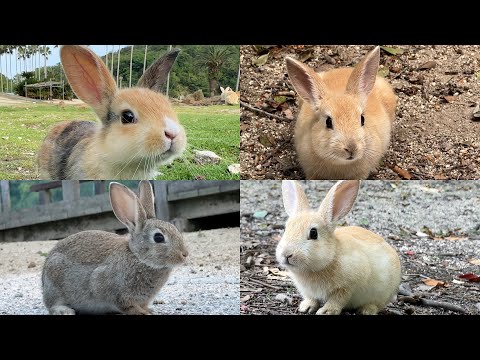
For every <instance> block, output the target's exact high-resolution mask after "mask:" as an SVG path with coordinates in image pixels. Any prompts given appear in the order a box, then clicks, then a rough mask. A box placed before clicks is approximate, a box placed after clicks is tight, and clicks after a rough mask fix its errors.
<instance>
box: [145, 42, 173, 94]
mask: <svg viewBox="0 0 480 360" xmlns="http://www.w3.org/2000/svg"><path fill="white" fill-rule="evenodd" d="M179 53H180V49H173V50H171V51H169V52H167V53H166V54H164V55H163V56H161V57H160V58H158V59H157V61H155V62H154V63H153V64H152V65H150V66H149V68H148V69H147V70H146V71H145V73H144V74H143V75H142V76H141V77H140V79H139V80H138V83H137V86H139V87H144V88H148V89H150V90H153V91H156V92H161V91H162V86H163V84H165V82H166V81H167V76H168V73H169V72H170V69H171V68H172V66H173V64H174V63H175V60H176V59H177V56H178V54H179Z"/></svg>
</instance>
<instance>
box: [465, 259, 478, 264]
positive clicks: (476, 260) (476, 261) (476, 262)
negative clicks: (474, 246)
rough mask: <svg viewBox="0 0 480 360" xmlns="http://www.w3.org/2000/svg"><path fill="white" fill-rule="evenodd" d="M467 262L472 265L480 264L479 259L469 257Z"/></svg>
mask: <svg viewBox="0 0 480 360" xmlns="http://www.w3.org/2000/svg"><path fill="white" fill-rule="evenodd" d="M468 262H469V263H470V264H473V265H480V259H470V260H468Z"/></svg>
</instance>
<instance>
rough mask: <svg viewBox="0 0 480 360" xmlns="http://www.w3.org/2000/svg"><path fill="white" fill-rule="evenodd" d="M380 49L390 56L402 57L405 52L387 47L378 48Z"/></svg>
mask: <svg viewBox="0 0 480 360" xmlns="http://www.w3.org/2000/svg"><path fill="white" fill-rule="evenodd" d="M380 49H382V50H383V51H385V52H387V53H389V54H390V55H402V54H403V53H404V52H405V50H403V49H400V48H393V47H389V46H380Z"/></svg>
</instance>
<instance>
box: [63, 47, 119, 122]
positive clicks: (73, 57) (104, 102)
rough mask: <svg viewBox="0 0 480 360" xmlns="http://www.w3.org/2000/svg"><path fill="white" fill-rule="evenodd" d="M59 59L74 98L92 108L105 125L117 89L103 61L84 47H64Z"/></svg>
mask: <svg viewBox="0 0 480 360" xmlns="http://www.w3.org/2000/svg"><path fill="white" fill-rule="evenodd" d="M60 59H61V62H62V65H63V70H64V71H65V75H66V76H67V79H68V82H69V84H70V86H71V87H72V89H73V91H74V92H75V94H76V95H77V96H78V97H79V98H80V99H81V100H83V101H85V102H86V103H87V104H88V105H90V106H91V107H92V108H93V110H94V111H95V113H96V114H97V115H98V116H99V118H100V119H101V120H102V121H103V120H105V119H106V118H107V116H108V111H109V105H110V102H111V100H112V98H113V97H114V95H115V93H116V91H117V85H116V84H115V80H113V77H112V76H111V75H110V72H109V71H108V69H107V67H106V66H105V64H104V63H103V61H102V60H101V59H100V58H99V57H98V56H97V55H96V54H95V53H94V52H93V51H92V50H90V49H89V48H87V47H86V46H81V45H63V46H62V47H61V48H60Z"/></svg>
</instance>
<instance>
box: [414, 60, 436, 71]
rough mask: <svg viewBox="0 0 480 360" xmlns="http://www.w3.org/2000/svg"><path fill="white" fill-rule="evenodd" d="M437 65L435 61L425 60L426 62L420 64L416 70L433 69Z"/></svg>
mask: <svg viewBox="0 0 480 360" xmlns="http://www.w3.org/2000/svg"><path fill="white" fill-rule="evenodd" d="M436 66H437V63H436V61H433V60H432V61H427V62H426V63H424V64H422V65H420V66H419V67H418V69H417V70H428V69H433V68H435V67H436Z"/></svg>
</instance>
